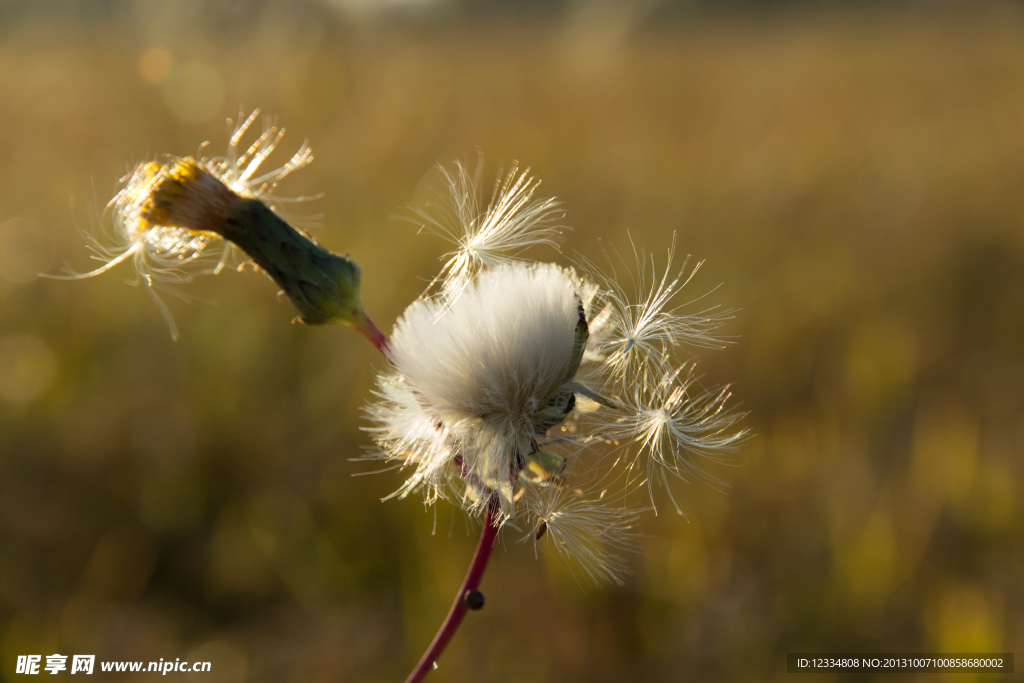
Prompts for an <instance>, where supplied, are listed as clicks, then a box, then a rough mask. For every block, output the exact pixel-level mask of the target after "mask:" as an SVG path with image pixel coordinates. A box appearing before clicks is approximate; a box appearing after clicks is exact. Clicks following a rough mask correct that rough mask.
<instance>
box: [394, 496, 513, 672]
mask: <svg viewBox="0 0 1024 683" xmlns="http://www.w3.org/2000/svg"><path fill="white" fill-rule="evenodd" d="M497 507H498V506H497V500H496V499H495V498H494V497H492V498H491V500H490V503H489V504H488V505H487V516H486V517H485V518H484V528H483V531H482V532H481V534H480V543H478V544H477V546H476V552H475V553H473V560H472V562H470V563H469V569H468V570H467V571H466V578H465V579H463V581H462V586H461V587H459V592H458V594H457V595H456V596H455V602H454V603H452V608H451V609H450V610H449V611H448V616H447V617H445V619H444V623H443V624H441V628H440V629H439V630H438V632H437V635H436V636H434V640H433V642H432V643H430V647H429V648H427V651H426V652H425V653H423V657H422V658H421V659H420V663H419V664H417V665H416V668H415V669H413V670H412V673H411V674H409V677H408V678H407V679H405V683H419V681H422V680H423V678H424V677H425V676H426V675H427V674H428V673H429V672H430V671H431V670H433V668H434V662H436V661H437V658H438V657H440V656H441V653H442V652H444V648H445V647H446V646H447V645H448V641H450V640H451V639H452V636H454V635H455V631H457V630H458V628H459V624H461V623H462V618H463V617H464V616H466V612H467V611H468V610H469V608H468V607H467V606H466V603H465V602H464V600H463V597H464V596H465V595H466V593H467V592H469V591H475V590H477V589H478V588H479V587H480V581H481V580H483V578H484V570H486V569H487V561H488V560H489V559H490V558H491V551H492V550H493V549H494V539H496V538H497V537H498V526H497V525H496V524H495V523H494V513H495V512H496V511H497Z"/></svg>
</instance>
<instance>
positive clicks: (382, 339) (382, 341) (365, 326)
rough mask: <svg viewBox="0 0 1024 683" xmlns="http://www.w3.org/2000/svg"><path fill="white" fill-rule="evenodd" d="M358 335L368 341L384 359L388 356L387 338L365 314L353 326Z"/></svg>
mask: <svg viewBox="0 0 1024 683" xmlns="http://www.w3.org/2000/svg"><path fill="white" fill-rule="evenodd" d="M353 327H355V328H356V330H357V331H358V332H359V334H361V335H363V336H364V337H366V338H367V339H369V340H370V343H371V344H373V345H374V346H376V347H377V350H378V351H380V352H381V353H383V354H384V357H385V358H386V357H387V355H388V338H387V337H386V336H384V333H383V332H381V331H380V328H379V327H377V326H376V325H375V324H374V322H373V321H372V320H370V316H368V315H366V314H365V313H363V314H362V320H360V321H359V322H358V323H356V324H355V325H353Z"/></svg>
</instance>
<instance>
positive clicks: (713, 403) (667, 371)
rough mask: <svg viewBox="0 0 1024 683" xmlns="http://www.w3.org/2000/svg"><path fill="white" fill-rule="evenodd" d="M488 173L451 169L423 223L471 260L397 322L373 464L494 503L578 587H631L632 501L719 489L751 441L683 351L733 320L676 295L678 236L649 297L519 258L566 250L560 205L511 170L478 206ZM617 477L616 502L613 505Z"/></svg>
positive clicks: (636, 282)
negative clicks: (560, 240) (678, 485)
mask: <svg viewBox="0 0 1024 683" xmlns="http://www.w3.org/2000/svg"><path fill="white" fill-rule="evenodd" d="M479 176H480V170H479V168H478V169H477V172H476V173H475V174H469V173H467V172H466V169H465V168H464V167H463V166H461V165H458V166H457V167H456V171H455V172H454V173H447V172H446V173H445V178H446V179H447V181H448V185H449V188H448V193H447V194H448V201H447V203H446V204H445V205H442V206H440V207H439V206H437V205H435V206H434V207H428V208H433V209H434V212H431V211H426V210H425V211H422V212H420V213H419V215H420V217H421V218H423V219H424V220H426V223H427V228H428V229H430V230H432V231H433V232H435V233H438V234H441V235H443V236H445V237H447V238H449V239H451V240H452V241H453V242H455V243H456V244H457V249H456V250H455V251H454V252H452V253H450V254H447V255H446V256H447V257H448V261H447V263H446V264H445V266H444V267H443V268H442V270H441V273H440V275H438V277H437V278H435V280H434V281H433V282H432V283H431V286H430V287H428V288H427V293H425V294H424V295H423V296H422V297H421V298H420V300H418V301H416V302H415V303H413V304H412V305H411V306H410V307H409V308H408V309H407V310H406V312H405V314H404V315H403V316H402V319H401V320H400V321H399V322H398V324H397V325H396V327H395V332H394V335H393V336H392V338H391V341H390V353H389V357H390V360H391V361H392V363H393V368H392V369H391V370H390V371H389V372H386V373H384V374H383V375H381V376H380V377H379V378H378V391H377V394H378V396H379V398H380V400H379V401H377V402H376V403H375V404H373V405H371V406H369V407H368V408H367V412H368V414H369V415H370V417H371V419H372V420H373V421H374V423H375V424H374V426H373V427H371V428H370V430H369V431H371V432H372V433H373V434H374V437H375V439H376V441H377V443H378V444H379V445H380V446H381V449H382V451H383V453H381V454H380V455H379V456H377V457H380V458H381V459H384V460H386V461H390V462H393V463H397V464H398V466H400V467H403V468H410V469H412V470H413V472H412V473H411V475H410V476H409V477H408V479H407V480H406V482H405V483H404V485H403V486H402V487H401V488H400V489H399V490H398V491H397V492H396V494H397V495H400V496H404V495H407V494H409V493H411V492H414V491H420V492H423V493H424V496H425V498H426V500H427V502H428V503H432V502H434V501H436V500H437V499H439V498H454V499H455V501H454V502H457V503H458V504H459V505H460V506H461V507H462V508H463V509H465V510H467V511H469V512H471V513H472V512H480V511H481V510H482V509H483V508H484V507H485V505H487V504H488V501H490V500H493V496H495V495H496V496H497V499H498V500H499V501H500V503H501V512H502V514H503V517H504V520H503V521H505V522H510V523H514V524H515V525H516V526H518V527H519V528H520V529H524V530H525V531H526V532H527V534H528V535H527V538H531V537H532V538H534V539H535V540H537V541H538V542H539V543H545V544H548V545H550V546H553V547H554V549H555V550H556V551H557V553H558V554H559V557H560V558H561V559H562V560H563V561H564V563H565V564H566V565H567V566H568V567H570V568H572V569H574V570H575V571H576V572H577V574H578V575H582V578H584V579H587V580H589V581H592V582H594V583H600V582H604V581H609V580H610V581H617V582H621V580H622V577H623V575H624V574H625V573H627V569H628V567H627V565H626V563H625V561H624V560H623V559H622V558H621V557H620V556H619V553H620V552H621V551H624V550H634V549H635V548H636V541H635V534H634V530H633V527H634V525H635V522H636V519H637V515H638V514H639V513H640V512H642V510H641V509H640V508H637V507H635V506H634V505H632V504H630V505H627V504H626V498H627V494H628V497H630V499H632V496H633V495H634V492H635V490H636V489H637V488H638V487H641V486H648V487H650V486H651V484H652V482H653V483H657V484H659V485H661V484H663V483H664V484H666V487H668V475H670V474H673V475H677V476H680V477H697V478H700V479H702V480H705V481H710V482H712V483H714V482H715V479H714V477H713V476H711V475H710V474H708V473H706V472H705V471H704V470H703V469H702V468H701V467H700V464H701V461H706V460H712V461H714V460H717V453H719V452H721V451H722V450H728V449H731V448H733V447H735V446H736V445H737V444H738V443H739V442H740V441H742V439H743V438H744V437H745V435H746V432H745V431H744V430H741V429H738V428H737V426H736V423H737V421H738V420H739V418H740V417H741V416H740V415H738V414H736V413H734V412H730V411H729V410H727V409H726V408H725V402H726V399H727V398H728V391H727V390H714V391H708V390H704V389H702V388H701V387H700V386H699V384H698V382H697V380H696V378H695V377H694V376H693V374H692V364H691V363H688V362H686V361H683V364H682V366H680V365H679V363H680V362H681V360H682V359H678V358H676V356H677V354H678V353H679V349H680V348H681V347H690V348H692V347H712V348H715V347H720V346H722V342H721V341H720V340H719V339H718V338H716V337H715V336H714V333H715V332H716V331H717V328H718V326H719V325H720V323H721V322H722V320H723V319H724V318H725V317H726V316H727V315H728V312H719V311H718V309H716V308H709V309H705V310H703V311H700V312H698V313H688V312H687V308H688V307H689V306H690V305H691V304H693V303H695V301H697V300H699V299H700V298H701V297H699V296H698V297H696V298H695V299H693V300H690V301H683V302H680V301H679V300H678V296H679V293H680V291H682V290H683V289H684V287H685V286H686V284H687V282H688V281H689V278H690V277H692V275H693V273H694V272H695V271H696V268H694V269H692V270H689V271H687V269H686V266H685V264H684V266H683V268H681V269H673V268H672V260H673V254H674V241H673V247H672V248H670V249H669V252H668V263H667V264H666V267H665V271H664V273H663V274H658V273H655V272H654V271H652V270H650V268H653V266H654V263H653V261H652V262H650V263H648V257H647V256H646V255H645V253H644V252H643V251H642V250H640V251H636V250H634V251H635V254H634V255H635V256H636V269H635V270H633V271H632V272H633V274H632V282H631V283H627V285H630V284H631V285H632V290H634V291H635V293H636V294H637V297H638V298H637V299H636V300H627V298H626V296H624V294H623V291H622V289H621V288H620V287H619V285H618V283H616V282H615V280H614V278H608V277H603V276H601V275H600V274H599V273H598V274H596V276H594V277H591V276H582V277H581V276H579V275H577V273H576V271H574V270H569V269H565V268H562V267H559V266H556V265H551V264H533V265H530V264H528V263H527V262H524V261H523V260H521V256H520V253H521V251H522V250H523V249H525V248H527V247H529V246H531V245H535V244H552V243H553V242H552V241H553V236H554V234H555V233H554V231H553V229H552V228H551V226H550V224H549V222H548V221H549V220H550V219H551V217H552V215H553V213H552V212H553V210H554V207H555V206H556V204H555V203H554V201H553V200H550V199H548V200H544V199H534V197H533V194H534V191H535V189H536V186H537V183H536V181H535V180H534V179H530V178H528V177H527V175H526V174H525V173H523V174H519V173H518V171H517V170H516V169H515V168H513V170H512V172H511V173H510V174H508V175H507V176H506V177H505V178H504V180H503V181H499V183H498V184H497V186H496V188H495V192H494V194H493V196H492V199H491V203H490V204H489V205H488V206H487V208H486V209H481V208H480V204H479V194H478V189H479ZM438 211H440V213H438ZM581 269H582V270H586V271H590V272H591V273H597V271H596V270H594V269H592V268H591V267H589V266H588V265H586V264H584V265H582V266H581ZM679 367H681V368H682V369H681V370H674V369H673V368H679ZM581 368H582V369H581ZM696 456H700V457H699V458H698V457H696ZM609 481H616V482H620V483H619V484H617V485H618V486H621V489H619V490H620V491H621V492H620V493H619V494H618V495H616V494H613V495H611V496H605V493H606V492H607V491H608V490H609V489H610V488H613V487H612V486H611V485H606V483H605V482H609ZM668 488H669V490H668V494H669V496H670V498H671V495H672V494H671V488H670V487H668ZM597 489H603V490H601V491H600V494H598V493H595V490H597ZM451 494H455V495H451ZM650 495H651V496H652V497H651V505H652V506H653V504H654V500H653V490H652V491H650ZM672 501H673V503H675V500H674V498H672ZM676 508H677V510H678V509H679V506H678V505H676ZM680 511H681V510H680Z"/></svg>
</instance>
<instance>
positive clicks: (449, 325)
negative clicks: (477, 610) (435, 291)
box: [375, 264, 584, 514]
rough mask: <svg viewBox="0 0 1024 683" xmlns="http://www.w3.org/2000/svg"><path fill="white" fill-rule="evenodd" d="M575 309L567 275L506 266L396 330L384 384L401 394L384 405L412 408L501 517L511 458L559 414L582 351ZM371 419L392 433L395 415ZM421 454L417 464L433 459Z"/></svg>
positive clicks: (426, 307) (426, 303) (420, 305)
mask: <svg viewBox="0 0 1024 683" xmlns="http://www.w3.org/2000/svg"><path fill="white" fill-rule="evenodd" d="M580 311H581V306H580V299H579V297H578V295H577V294H576V291H575V287H574V278H573V274H572V273H571V272H570V271H566V270H564V269H562V268H560V267H558V266H555V265H551V264H540V265H525V264H513V265H507V266H502V267H500V268H497V269H495V270H491V271H486V272H484V273H482V274H481V275H480V276H479V277H478V278H477V279H476V280H474V282H473V283H472V284H471V285H470V286H468V287H467V288H466V290H465V291H464V292H463V294H462V296H461V297H460V298H459V300H458V301H457V302H456V303H455V304H454V305H451V306H445V305H444V304H443V302H441V301H439V300H437V299H424V300H420V301H417V302H415V303H414V304H413V305H412V306H410V307H409V308H408V309H407V310H406V312H405V314H404V315H403V316H402V319H401V320H400V321H399V322H398V324H397V325H396V326H395V332H394V334H393V336H392V337H391V341H390V344H389V348H390V350H389V357H390V359H391V361H392V363H393V364H394V367H395V370H396V374H397V379H396V378H391V379H388V380H386V383H387V386H389V387H391V388H390V389H389V391H392V392H394V391H400V392H404V394H405V396H404V397H403V398H402V399H397V400H396V399H395V398H394V397H393V396H392V397H391V402H392V403H393V404H399V403H406V404H408V403H409V402H411V401H415V403H416V405H417V410H418V411H422V413H424V414H425V415H428V416H429V418H428V419H427V421H430V422H432V423H433V424H434V425H435V428H436V429H437V430H439V431H440V430H443V431H444V432H445V433H446V438H447V442H448V443H449V444H450V449H451V451H452V452H453V453H457V454H458V455H460V456H461V457H462V460H463V462H464V466H465V468H466V469H467V471H469V472H472V473H474V474H475V475H476V476H477V477H479V478H480V479H481V480H482V481H483V482H485V483H486V484H487V485H488V486H489V487H491V488H493V489H495V490H497V491H498V492H499V494H502V495H501V498H502V507H503V512H505V514H511V512H512V509H513V506H512V500H511V489H510V488H509V487H507V486H506V483H507V482H508V481H509V478H510V476H512V474H513V473H514V472H516V471H517V470H518V468H517V467H516V466H515V459H516V458H517V456H518V457H525V455H526V454H528V453H530V452H531V451H533V450H535V449H536V443H535V442H536V439H538V438H542V437H544V435H545V434H546V432H547V431H548V429H549V428H550V427H552V426H554V425H555V424H558V423H559V422H561V420H562V419H563V418H564V417H565V415H566V413H567V412H568V411H567V407H568V406H569V403H568V401H569V397H570V396H571V395H572V392H571V391H568V390H567V387H568V386H569V385H570V383H571V382H572V380H573V377H574V376H575V372H576V366H578V363H579V356H580V355H581V354H582V346H583V343H584V340H580V339H579V337H578V335H577V328H578V326H579V325H580ZM375 417H376V419H377V420H378V422H379V423H381V426H383V427H384V428H385V429H387V430H388V431H393V432H398V431H400V430H401V426H400V425H399V424H397V422H396V421H397V420H398V419H399V416H398V415H397V414H390V413H384V414H380V415H378V416H375ZM402 419H404V418H402ZM431 438H433V437H431ZM415 440H416V441H417V443H423V444H426V443H427V442H426V441H424V440H422V439H419V438H417V439H415ZM423 448H427V450H426V451H424V450H423ZM423 448H420V449H418V452H417V453H416V456H417V457H422V456H423V455H425V454H426V455H427V456H428V459H430V457H431V456H436V455H437V454H436V453H435V452H434V451H432V450H429V448H428V447H427V446H426V445H424V447H423ZM416 450H417V449H409V448H406V452H409V453H412V452H413V451H416ZM506 489H508V490H506ZM503 492H504V493H503Z"/></svg>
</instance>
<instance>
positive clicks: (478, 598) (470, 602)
mask: <svg viewBox="0 0 1024 683" xmlns="http://www.w3.org/2000/svg"><path fill="white" fill-rule="evenodd" d="M462 602H464V603H465V604H466V607H468V608H469V609H471V610H478V609H480V608H481V607H483V606H484V594H483V593H481V592H480V591H466V594H465V595H463V596H462Z"/></svg>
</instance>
